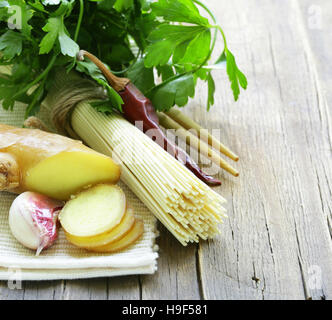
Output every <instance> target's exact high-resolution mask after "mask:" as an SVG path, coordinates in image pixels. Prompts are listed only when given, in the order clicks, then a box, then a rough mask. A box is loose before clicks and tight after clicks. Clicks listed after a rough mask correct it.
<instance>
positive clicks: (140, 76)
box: [127, 59, 154, 94]
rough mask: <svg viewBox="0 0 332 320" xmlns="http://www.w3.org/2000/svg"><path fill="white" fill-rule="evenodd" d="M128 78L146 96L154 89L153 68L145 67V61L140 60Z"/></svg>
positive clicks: (128, 74) (134, 65) (131, 68)
mask: <svg viewBox="0 0 332 320" xmlns="http://www.w3.org/2000/svg"><path fill="white" fill-rule="evenodd" d="M127 77H128V78H129V79H130V80H131V81H132V83H134V84H135V86H136V87H137V88H138V89H139V90H141V91H142V93H143V94H144V93H145V92H147V91H148V90H149V89H151V88H152V87H154V75H153V69H152V68H146V67H145V66H144V60H143V59H138V60H137V61H136V62H135V63H134V64H133V65H132V66H131V67H130V68H129V70H128V72H127Z"/></svg>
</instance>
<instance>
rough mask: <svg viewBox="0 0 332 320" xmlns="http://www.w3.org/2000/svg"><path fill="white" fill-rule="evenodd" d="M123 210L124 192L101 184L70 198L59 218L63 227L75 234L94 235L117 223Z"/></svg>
mask: <svg viewBox="0 0 332 320" xmlns="http://www.w3.org/2000/svg"><path fill="white" fill-rule="evenodd" d="M125 212H126V196H125V194H124V192H123V191H122V189H121V188H120V187H118V186H115V185H110V184H100V185H97V186H94V187H91V188H89V189H87V190H84V191H82V192H80V193H79V194H77V195H76V196H75V197H74V198H73V199H71V200H69V201H68V202H67V203H66V204H65V206H64V208H63V209H62V211H61V213H60V215H59V220H60V223H61V225H62V227H63V229H64V230H65V231H66V232H67V233H68V234H70V235H72V236H75V237H94V236H97V235H100V234H102V233H104V232H108V231H110V230H112V229H113V228H115V227H116V226H117V225H119V224H120V222H121V220H122V219H123V216H124V214H125Z"/></svg>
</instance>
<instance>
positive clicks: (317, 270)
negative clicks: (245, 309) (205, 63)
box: [195, 0, 332, 299]
mask: <svg viewBox="0 0 332 320" xmlns="http://www.w3.org/2000/svg"><path fill="white" fill-rule="evenodd" d="M213 2H214V4H215V7H216V8H217V6H216V4H217V1H213ZM218 3H219V4H220V2H219V1H218ZM218 8H219V9H217V10H218V13H217V16H218V18H219V19H220V21H226V26H225V29H226V30H225V31H226V33H227V35H228V38H229V39H230V43H229V46H230V48H232V49H234V51H235V52H236V53H237V57H238V61H239V64H240V66H244V69H245V72H246V74H247V75H248V78H249V88H248V92H246V93H245V94H244V95H243V96H242V97H241V98H240V101H239V103H236V104H235V103H233V102H232V97H231V95H230V91H229V89H228V88H225V86H224V79H223V78H222V77H221V76H220V75H219V74H218V75H217V77H218V79H219V81H217V82H218V87H217V91H218V96H217V102H216V106H215V108H214V109H213V113H210V114H207V117H206V122H207V123H213V121H214V122H216V118H219V119H222V120H221V121H220V122H219V123H215V125H220V126H221V127H222V130H224V131H225V132H227V133H228V138H229V139H230V140H229V141H228V144H229V145H232V146H235V148H236V149H235V152H238V153H239V154H240V158H241V160H240V162H239V166H240V171H241V177H240V178H239V179H238V180H236V181H235V180H234V179H229V180H228V179H227V181H226V182H225V184H224V185H223V186H222V187H221V188H220V189H221V192H222V193H223V194H225V195H226V197H227V198H228V199H229V200H230V206H229V215H230V218H229V220H228V222H227V225H226V226H225V227H224V229H223V230H224V233H223V235H222V236H221V237H219V238H218V239H216V240H215V241H211V242H210V243H208V244H202V245H201V247H200V250H199V256H200V264H201V270H202V279H203V292H204V297H205V298H208V299H215V298H218V299H236V298H240V299H303V298H307V299H309V298H312V299H327V298H331V294H332V276H331V275H332V273H331V271H332V247H331V233H330V232H331V225H330V215H331V210H330V209H331V186H330V183H331V181H329V179H330V178H331V176H332V172H331V168H332V166H331V140H330V134H329V130H330V124H331V123H330V117H329V111H328V105H327V103H326V100H325V99H324V95H323V92H322V90H321V85H320V81H319V78H318V77H317V67H316V65H315V64H314V63H312V56H313V54H312V52H311V50H310V47H309V46H308V39H307V35H306V32H305V28H304V26H303V18H302V16H301V11H300V9H299V4H298V2H297V1H284V0H280V1H274V2H272V1H269V2H267V1H265V2H263V1H244V0H243V1H242V0H237V1H231V2H226V1H222V5H221V4H220V5H219V6H218ZM197 103H198V104H200V102H199V101H197ZM195 110H197V109H195ZM218 115H219V116H218ZM319 282H320V283H319Z"/></svg>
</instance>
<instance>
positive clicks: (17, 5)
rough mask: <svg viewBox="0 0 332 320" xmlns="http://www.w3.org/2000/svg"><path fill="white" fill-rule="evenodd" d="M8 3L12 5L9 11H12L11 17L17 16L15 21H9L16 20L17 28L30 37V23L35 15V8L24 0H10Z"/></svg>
mask: <svg viewBox="0 0 332 320" xmlns="http://www.w3.org/2000/svg"><path fill="white" fill-rule="evenodd" d="M8 3H9V5H10V7H9V12H10V13H12V15H11V18H12V17H15V19H14V21H10V20H9V22H14V25H15V27H16V29H18V30H20V32H21V33H22V34H24V35H25V36H27V37H30V35H31V30H32V26H31V25H29V20H30V19H31V18H32V16H33V10H32V9H31V8H30V7H29V6H28V5H27V4H26V1H24V0H8Z"/></svg>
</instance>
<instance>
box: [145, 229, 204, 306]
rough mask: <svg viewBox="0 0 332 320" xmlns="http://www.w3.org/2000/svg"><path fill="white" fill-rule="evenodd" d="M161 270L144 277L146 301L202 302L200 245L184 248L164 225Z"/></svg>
mask: <svg viewBox="0 0 332 320" xmlns="http://www.w3.org/2000/svg"><path fill="white" fill-rule="evenodd" d="M158 229H159V230H160V232H161V236H160V237H158V238H157V243H158V245H159V259H158V271H157V273H156V274H154V275H145V276H141V277H140V278H141V286H142V299H143V300H151V299H169V300H176V299H193V300H196V299H200V288H199V279H198V274H197V269H196V251H197V248H196V245H188V246H187V247H183V246H182V245H181V244H180V243H179V242H178V241H177V240H176V239H175V238H174V237H173V236H172V235H171V234H170V233H169V232H168V231H167V230H166V229H165V228H164V227H163V226H162V225H161V224H159V227H158Z"/></svg>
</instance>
